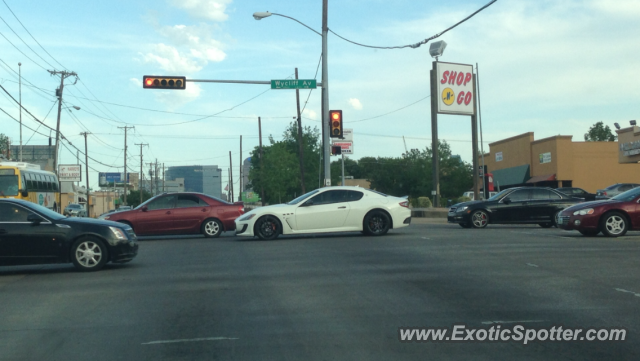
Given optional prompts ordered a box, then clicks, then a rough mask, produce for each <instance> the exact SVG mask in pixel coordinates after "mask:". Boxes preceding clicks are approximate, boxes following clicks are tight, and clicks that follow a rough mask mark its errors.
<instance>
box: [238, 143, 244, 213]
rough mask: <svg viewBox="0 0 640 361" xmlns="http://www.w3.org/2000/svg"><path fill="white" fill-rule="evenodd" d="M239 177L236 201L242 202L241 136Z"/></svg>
mask: <svg viewBox="0 0 640 361" xmlns="http://www.w3.org/2000/svg"><path fill="white" fill-rule="evenodd" d="M238 175H239V177H240V183H238V188H239V189H238V201H240V202H242V181H243V179H242V136H240V173H238Z"/></svg>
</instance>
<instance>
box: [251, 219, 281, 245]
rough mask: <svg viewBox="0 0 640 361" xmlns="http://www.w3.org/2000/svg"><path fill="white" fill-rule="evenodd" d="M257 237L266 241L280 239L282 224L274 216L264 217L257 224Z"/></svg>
mask: <svg viewBox="0 0 640 361" xmlns="http://www.w3.org/2000/svg"><path fill="white" fill-rule="evenodd" d="M255 227H256V228H255V232H254V233H255V235H256V236H258V237H259V238H260V239H262V240H265V241H270V240H273V239H276V238H278V235H279V234H280V232H281V231H282V230H281V229H280V228H281V227H280V222H278V220H277V219H276V218H275V217H273V216H264V217H262V218H260V219H258V221H257V222H256V226H255Z"/></svg>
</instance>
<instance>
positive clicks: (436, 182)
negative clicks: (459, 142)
mask: <svg viewBox="0 0 640 361" xmlns="http://www.w3.org/2000/svg"><path fill="white" fill-rule="evenodd" d="M436 63H437V61H434V62H433V69H432V70H431V72H430V75H431V81H430V84H431V94H437V93H438V90H437V87H436V85H435V84H436V79H435V77H436V76H437V70H436V69H437V65H436ZM431 157H432V160H431V172H432V173H433V174H432V175H431V176H432V182H433V189H432V190H431V197H432V198H433V202H432V204H433V206H434V207H439V206H440V158H439V156H438V97H435V96H432V97H431ZM476 199H477V198H476Z"/></svg>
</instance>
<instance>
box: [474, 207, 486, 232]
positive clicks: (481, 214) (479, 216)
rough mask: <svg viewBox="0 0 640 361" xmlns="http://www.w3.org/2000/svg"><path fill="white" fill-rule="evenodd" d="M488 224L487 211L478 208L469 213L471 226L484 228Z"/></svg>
mask: <svg viewBox="0 0 640 361" xmlns="http://www.w3.org/2000/svg"><path fill="white" fill-rule="evenodd" d="M487 224H489V215H488V214H487V212H485V211H482V210H478V211H475V212H473V213H471V225H472V226H473V228H484V227H486V226H487Z"/></svg>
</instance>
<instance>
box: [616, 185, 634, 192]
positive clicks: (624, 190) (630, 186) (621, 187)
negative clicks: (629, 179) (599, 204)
mask: <svg viewBox="0 0 640 361" xmlns="http://www.w3.org/2000/svg"><path fill="white" fill-rule="evenodd" d="M631 188H632V185H631V184H623V185H621V186H620V188H618V191H620V192H626V191H628V190H629V189H631Z"/></svg>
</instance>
